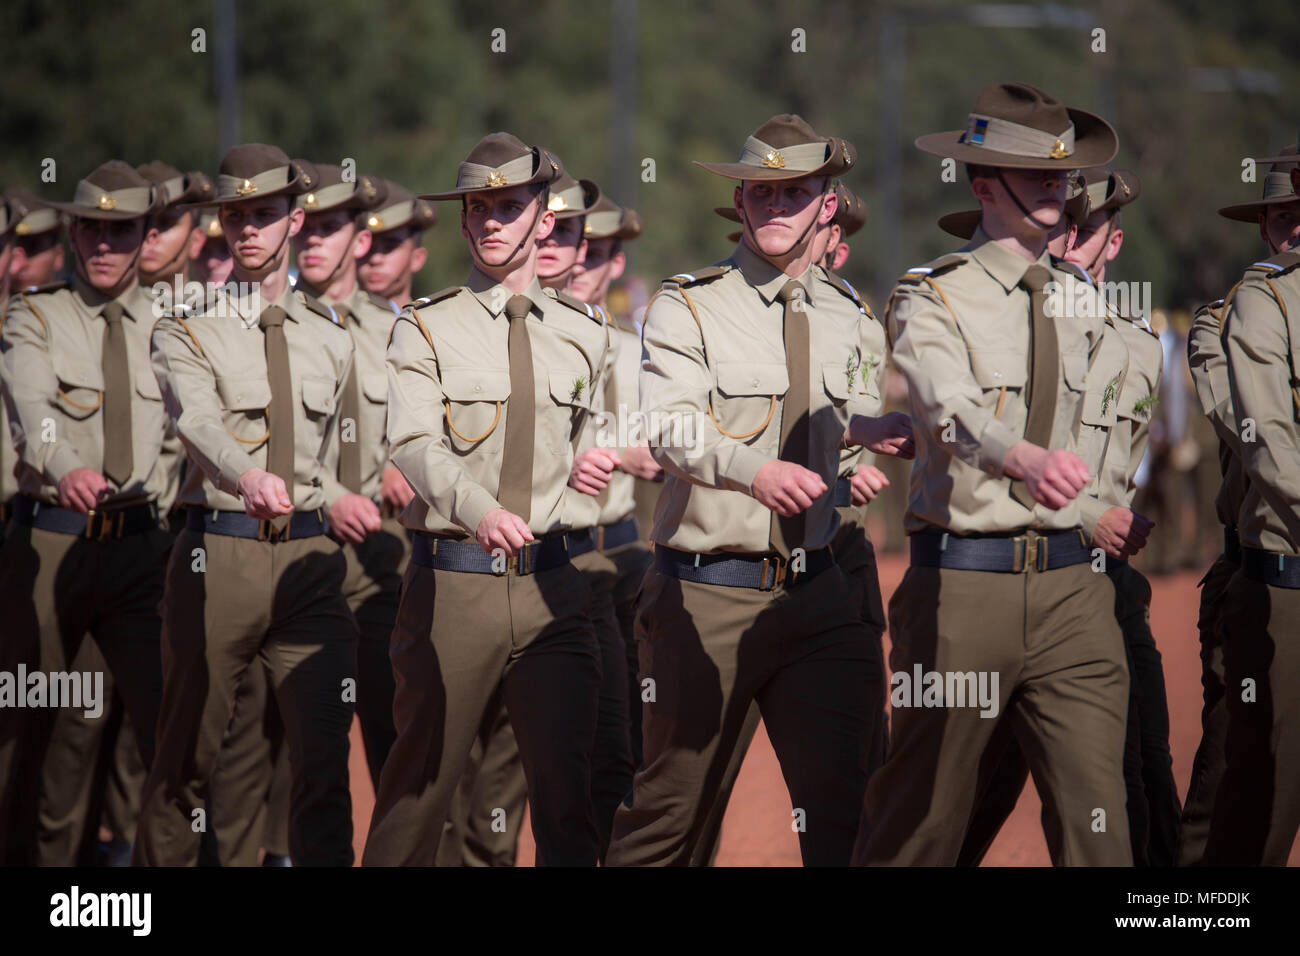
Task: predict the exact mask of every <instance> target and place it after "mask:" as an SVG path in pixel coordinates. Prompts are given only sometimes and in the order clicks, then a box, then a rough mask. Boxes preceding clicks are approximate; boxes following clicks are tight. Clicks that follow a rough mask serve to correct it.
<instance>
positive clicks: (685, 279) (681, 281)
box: [664, 266, 731, 287]
mask: <svg viewBox="0 0 1300 956" xmlns="http://www.w3.org/2000/svg"><path fill="white" fill-rule="evenodd" d="M730 271H731V266H706V267H705V268H703V269H696V270H695V271H694V272H679V273H677V274H676V275H673V276H669V277H668V278H667V279H665V280H664V284H665V285H667V284H668V283H670V282H671V283H673V284H674V285H677V286H679V287H680V286H684V285H699V284H700V283H701V282H708V281H710V280H711V279H716V278H717V277H718V276H720V275H726V274H727V273H728V272H730Z"/></svg>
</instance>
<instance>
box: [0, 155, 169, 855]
mask: <svg viewBox="0 0 1300 956" xmlns="http://www.w3.org/2000/svg"><path fill="white" fill-rule="evenodd" d="M50 205H52V206H53V207H54V208H56V209H59V210H61V211H63V212H66V213H68V214H69V215H70V216H72V217H73V224H72V229H71V233H72V244H73V250H74V261H75V264H76V279H75V281H74V283H73V285H72V286H71V287H67V286H64V285H61V284H60V285H55V286H45V287H41V288H38V289H35V290H29V291H28V292H24V293H23V294H21V295H20V296H19V297H18V299H16V300H15V301H14V302H13V303H11V304H10V308H9V310H8V313H7V315H6V318H5V323H4V333H3V352H4V366H5V369H4V376H3V379H4V392H5V403H6V405H7V406H8V409H9V414H10V421H11V430H12V432H13V435H14V437H15V439H16V444H17V448H16V451H17V454H18V458H19V465H18V484H19V488H20V493H19V495H18V496H17V498H16V499H15V500H14V515H13V523H12V525H11V528H10V533H9V535H8V537H7V538H6V540H5V543H4V548H3V551H0V582H3V583H2V584H0V589H3V605H4V607H5V608H6V609H7V610H6V615H7V617H6V624H7V626H6V630H5V637H4V645H5V646H4V652H3V659H4V660H5V661H7V662H15V663H19V664H22V665H24V666H26V667H27V669H28V671H29V672H35V671H41V672H43V673H45V674H46V675H51V674H54V673H62V672H66V671H67V670H68V669H69V665H70V663H73V662H75V661H76V659H77V652H78V650H79V648H80V646H81V644H82V643H83V641H84V639H85V637H86V635H90V637H91V638H92V639H93V640H94V641H95V643H96V644H97V645H98V647H99V650H100V651H101V652H102V654H103V657H104V659H105V660H106V661H107V663H108V666H109V668H110V669H111V670H112V673H113V677H114V682H115V684H116V686H117V688H118V690H119V692H120V693H121V696H122V700H123V703H124V705H125V707H126V711H127V713H128V714H129V715H130V716H131V724H132V727H133V728H134V730H135V737H136V742H137V744H138V747H139V750H140V756H141V758H142V759H143V761H144V763H145V765H146V766H148V764H149V763H150V762H151V760H152V759H153V755H154V728H155V726H156V724H157V719H158V707H159V698H160V696H161V689H162V675H161V664H160V655H159V626H160V625H159V619H158V612H157V606H158V602H159V599H160V598H161V597H162V586H163V568H164V565H165V562H166V558H167V553H168V551H169V549H170V546H171V536H170V534H169V533H168V532H167V531H165V530H164V529H163V528H162V527H160V525H159V519H160V512H159V502H160V498H161V496H162V495H163V494H164V492H165V490H166V487H167V484H168V482H169V481H170V476H169V475H168V474H167V473H166V470H167V469H166V464H165V462H163V460H162V457H161V455H160V452H161V447H162V442H163V438H164V435H165V432H166V415H165V413H164V411H163V406H162V401H161V395H160V394H159V392H158V388H157V383H156V382H155V380H154V378H153V375H152V369H151V368H150V367H149V364H148V362H147V355H148V336H149V330H150V329H151V328H152V325H153V318H154V316H153V303H152V301H151V300H150V299H149V297H148V296H147V295H145V294H144V292H143V291H142V290H141V289H140V287H139V284H138V281H137V266H138V262H139V258H140V251H141V247H142V244H143V241H144V236H145V229H146V224H147V218H148V216H149V215H150V213H151V212H152V211H154V210H155V209H156V208H157V202H156V192H155V190H154V188H153V186H152V184H150V183H149V181H148V180H146V179H144V178H143V177H142V176H140V175H139V174H138V173H137V172H136V171H135V170H134V169H132V168H131V167H130V166H128V165H127V164H125V163H123V162H120V161H118V160H112V161H110V162H107V163H104V164H103V165H101V166H100V167H99V168H97V169H96V170H95V171H94V172H92V173H91V174H90V175H89V176H87V177H86V178H85V179H83V180H81V181H80V182H79V183H78V184H77V189H76V193H75V195H74V198H73V200H72V202H70V203H51V204H50ZM100 692H101V700H100V703H101V704H102V703H103V701H102V684H101V685H100ZM81 709H82V710H83V711H90V712H93V711H95V710H96V708H94V707H92V706H90V705H89V704H88V703H87V706H84V707H82V708H81ZM101 713H102V712H101ZM55 716H56V711H55V710H52V709H40V710H35V711H33V710H12V711H9V710H6V712H5V723H6V725H7V729H6V732H5V734H4V735H3V738H0V739H5V740H12V739H14V737H13V736H11V734H15V735H17V737H18V739H19V740H20V741H22V742H23V743H25V745H26V749H25V750H24V751H23V753H22V754H21V755H20V756H19V757H18V763H17V764H16V765H14V766H11V767H9V768H5V771H6V772H4V773H3V774H2V775H0V776H3V781H0V803H10V805H11V806H15V807H16V808H17V809H18V811H19V814H20V815H19V817H18V818H17V820H16V821H15V819H14V818H13V817H10V818H8V820H9V821H10V825H7V826H5V827H4V828H3V830H4V832H3V834H0V842H3V843H5V844H7V846H6V847H5V848H4V853H3V855H4V856H5V857H6V858H7V859H14V856H13V853H14V851H15V850H18V851H19V856H18V857H17V858H18V859H30V849H31V848H30V847H24V846H23V843H24V841H28V840H33V839H34V841H35V843H36V851H37V856H38V857H40V856H42V855H43V854H44V853H45V850H46V848H47V840H46V835H45V834H43V833H41V832H40V831H39V829H38V825H37V821H36V819H35V817H34V816H32V815H31V813H32V812H33V811H34V810H35V807H34V805H33V804H32V803H31V802H30V800H31V799H32V798H34V797H35V796H36V793H35V791H39V790H40V789H41V781H42V778H43V774H44V770H45V769H46V763H47V759H46V758H47V749H48V747H49V745H50V742H51V738H52V734H53V729H54V721H55ZM95 716H99V715H95ZM55 779H62V778H60V777H59V776H58V775H56V777H55ZM47 796H50V795H48V794H47ZM28 808H31V809H28ZM43 809H45V808H43ZM73 837H74V839H73V846H72V848H71V852H72V856H73V859H74V860H75V849H76V844H77V843H79V837H80V834H79V833H77V834H74V835H73ZM60 861H61V862H72V860H68V859H66V858H64V857H61V858H60Z"/></svg>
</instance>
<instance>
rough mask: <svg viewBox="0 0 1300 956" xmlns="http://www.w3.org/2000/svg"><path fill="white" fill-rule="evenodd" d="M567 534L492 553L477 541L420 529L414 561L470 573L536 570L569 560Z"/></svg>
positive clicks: (413, 548)
mask: <svg viewBox="0 0 1300 956" xmlns="http://www.w3.org/2000/svg"><path fill="white" fill-rule="evenodd" d="M565 537H566V536H565V535H563V534H554V535H551V536H549V537H546V538H542V539H540V540H537V541H529V542H527V543H525V544H524V546H523V548H522V549H521V550H520V552H519V554H518V555H517V556H515V557H512V558H511V557H504V552H501V553H500V554H488V553H487V552H486V551H484V550H483V549H482V548H480V547H479V546H478V542H477V541H457V540H455V539H453V538H435V537H434V536H433V535H431V534H425V533H424V532H417V533H416V535H415V539H414V541H413V542H412V544H411V561H412V562H413V563H415V564H418V565H419V566H420V567H422V568H433V569H434V570H435V571H463V572H466V573H469V574H498V575H504V574H508V573H511V572H513V573H515V574H519V575H525V574H536V573H537V572H539V571H549V570H551V568H558V567H560V566H561V565H563V564H568V563H569V549H568V544H567V542H566V540H565Z"/></svg>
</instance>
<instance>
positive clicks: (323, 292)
mask: <svg viewBox="0 0 1300 956" xmlns="http://www.w3.org/2000/svg"><path fill="white" fill-rule="evenodd" d="M342 265H343V267H342V268H341V269H336V270H335V271H334V272H333V273H331V276H332V278H329V279H327V280H326V285H325V287H324V288H321V287H319V286H317V285H316V284H315V283H314V282H310V281H308V280H306V279H301V280H300V281H302V282H303V283H304V284H305V285H306V287H307V291H309V292H310V293H311V294H312V295H313V296H315V297H316V298H318V299H324V300H326V301H327V302H329V303H331V304H332V303H337V302H346V301H347V300H348V299H350V298H351V297H352V293H353V292H355V291H356V288H357V261H356V260H355V259H352V258H351V257H349V258H348V259H346V260H345V261H344V263H343V264H342ZM406 301H408V302H409V301H410V299H407V300H406Z"/></svg>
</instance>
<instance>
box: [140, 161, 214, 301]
mask: <svg viewBox="0 0 1300 956" xmlns="http://www.w3.org/2000/svg"><path fill="white" fill-rule="evenodd" d="M136 172H138V173H139V174H140V175H141V176H143V177H144V178H145V179H147V180H149V182H151V183H154V184H155V185H156V186H157V187H158V190H159V191H160V192H161V193H162V195H163V198H164V201H165V203H166V205H165V206H164V208H163V209H162V210H161V211H159V212H158V213H157V215H155V216H154V217H153V219H152V220H151V221H150V223H149V234H148V235H147V236H145V240H144V249H143V250H141V252H140V284H141V285H142V286H144V287H145V289H153V287H154V286H155V284H157V283H163V284H165V285H168V286H172V287H173V288H174V287H175V283H176V277H177V276H179V277H180V284H181V285H182V286H184V284H185V273H186V267H187V266H188V265H189V261H190V259H191V258H192V257H193V256H194V255H195V254H196V253H197V252H198V251H199V242H200V234H199V233H198V232H197V227H198V216H199V212H198V211H197V210H196V209H195V208H194V205H193V204H195V203H202V202H206V201H207V200H209V199H211V198H212V197H213V196H214V195H215V192H216V191H215V188H214V187H213V185H212V180H211V179H209V178H208V177H207V176H206V175H205V174H204V173H201V172H198V171H194V172H189V173H182V172H181V171H180V170H179V169H177V168H176V167H174V166H172V165H170V164H168V163H164V162H162V161H161V160H157V159H156V160H154V161H153V162H151V163H145V164H144V165H143V166H138V167H136Z"/></svg>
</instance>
